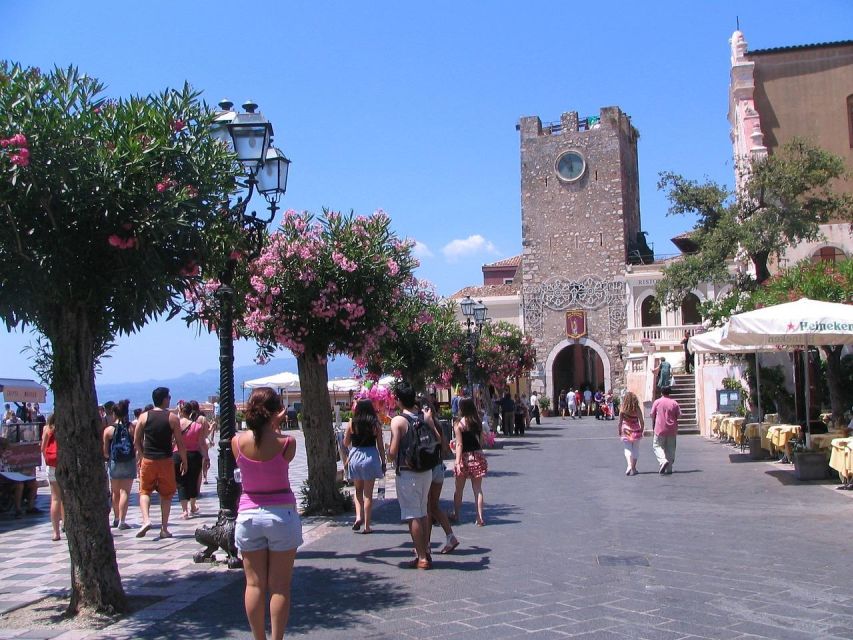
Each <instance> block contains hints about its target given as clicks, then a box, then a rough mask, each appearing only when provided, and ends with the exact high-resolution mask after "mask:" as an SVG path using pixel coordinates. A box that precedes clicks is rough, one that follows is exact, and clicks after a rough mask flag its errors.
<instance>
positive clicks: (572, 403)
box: [566, 389, 578, 420]
mask: <svg viewBox="0 0 853 640" xmlns="http://www.w3.org/2000/svg"><path fill="white" fill-rule="evenodd" d="M576 400H577V398H576V396H575V392H574V391H573V390H572V389H569V391H568V393H567V394H566V407H567V410H568V412H569V417H570V418H571V419H572V420H574V419H575V418H577V417H578V415H577V414H578V405H577V402H576Z"/></svg>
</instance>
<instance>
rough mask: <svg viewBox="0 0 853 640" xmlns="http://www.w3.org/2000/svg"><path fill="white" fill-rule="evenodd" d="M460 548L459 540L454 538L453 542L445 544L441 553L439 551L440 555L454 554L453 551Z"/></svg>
mask: <svg viewBox="0 0 853 640" xmlns="http://www.w3.org/2000/svg"><path fill="white" fill-rule="evenodd" d="M458 546H459V540H457V539H456V538H453V542H448V543H447V544H445V545H444V546H443V547H442V548H441V551H439V553H441V554H448V553H453V550H454V549H455V548H456V547H458Z"/></svg>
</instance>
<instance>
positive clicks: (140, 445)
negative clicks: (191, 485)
mask: <svg viewBox="0 0 853 640" xmlns="http://www.w3.org/2000/svg"><path fill="white" fill-rule="evenodd" d="M151 399H152V400H153V401H154V409H152V410H151V411H146V412H145V413H143V414H142V415H141V416H139V421H138V422H137V423H136V429H134V432H133V446H134V448H135V449H136V464H137V466H138V467H139V509H140V511H142V527H141V528H140V529H139V531H138V532H137V534H136V537H137V538H142V537H143V536H144V535H145V534H146V533H148V530H149V529H150V528H151V519H150V517H149V509H150V508H151V494H152V493H153V492H154V491H156V492H157V493H159V494H160V515H161V517H162V518H161V524H160V537H161V538H171V537H172V534H171V533H169V512H170V511H171V508H172V496H174V495H175V491H177V482H176V478H175V465H174V463H173V462H172V441H173V440H174V442H175V444H176V445H177V448H178V454H179V455H180V457H181V469H180V470H181V474H182V475H183V474H185V473H186V472H187V449H186V447H185V446H184V437H183V435H182V434H181V422H180V420H178V416H177V415H175V414H174V413H172V412H171V411H169V401H170V400H171V396H170V395H169V390H168V389H167V388H165V387H157V388H156V389H154V391H153V393H152V394H151Z"/></svg>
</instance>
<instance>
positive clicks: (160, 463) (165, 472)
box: [139, 458, 178, 499]
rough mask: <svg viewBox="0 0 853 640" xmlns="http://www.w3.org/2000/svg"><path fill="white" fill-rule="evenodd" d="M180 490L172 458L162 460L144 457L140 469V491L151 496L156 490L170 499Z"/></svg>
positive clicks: (161, 495) (163, 496)
mask: <svg viewBox="0 0 853 640" xmlns="http://www.w3.org/2000/svg"><path fill="white" fill-rule="evenodd" d="M177 490H178V485H177V483H176V482H175V463H174V462H172V458H163V459H161V460H149V459H148V458H143V459H142V467H141V468H140V470H139V493H140V494H141V495H146V496H150V495H151V494H152V493H154V492H155V491H156V492H157V493H159V494H160V497H161V498H164V499H169V498H171V497H172V496H173V495H175V492H176V491H177Z"/></svg>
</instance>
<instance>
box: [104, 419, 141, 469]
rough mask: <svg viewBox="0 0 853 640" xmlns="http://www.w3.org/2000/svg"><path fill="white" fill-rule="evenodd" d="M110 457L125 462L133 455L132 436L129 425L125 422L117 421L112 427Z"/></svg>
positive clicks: (131, 458)
mask: <svg viewBox="0 0 853 640" xmlns="http://www.w3.org/2000/svg"><path fill="white" fill-rule="evenodd" d="M110 457H111V458H112V459H113V460H115V461H116V462H127V461H128V460H133V458H134V457H135V453H134V451H133V438H131V437H130V427H128V425H127V423H126V422H118V423H117V424H116V425H115V427H114V430H113V439H112V442H110Z"/></svg>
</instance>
